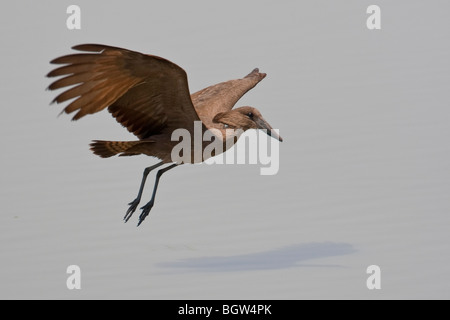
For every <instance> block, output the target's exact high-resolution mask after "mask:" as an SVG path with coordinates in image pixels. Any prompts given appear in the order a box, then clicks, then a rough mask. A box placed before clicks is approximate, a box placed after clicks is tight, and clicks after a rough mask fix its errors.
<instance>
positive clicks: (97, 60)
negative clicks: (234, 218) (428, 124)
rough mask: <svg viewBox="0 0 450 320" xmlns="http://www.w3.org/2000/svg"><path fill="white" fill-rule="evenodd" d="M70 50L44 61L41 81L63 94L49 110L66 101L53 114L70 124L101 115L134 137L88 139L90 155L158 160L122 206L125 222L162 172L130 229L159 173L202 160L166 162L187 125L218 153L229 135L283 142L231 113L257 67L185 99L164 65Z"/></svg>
mask: <svg viewBox="0 0 450 320" xmlns="http://www.w3.org/2000/svg"><path fill="white" fill-rule="evenodd" d="M72 49H73V50H75V51H77V53H71V54H68V55H65V56H61V57H59V58H56V59H53V60H51V61H50V63H51V64H56V65H59V66H58V67H56V68H55V69H53V70H52V71H50V72H49V73H48V74H47V77H50V78H53V77H58V79H57V80H55V81H53V82H52V83H51V84H50V85H49V86H48V88H47V89H49V90H58V89H61V88H64V89H65V90H64V91H63V92H61V93H60V94H59V95H57V96H56V97H55V98H54V99H53V101H52V103H57V104H59V103H63V102H66V101H68V100H71V99H72V101H71V102H70V103H69V104H68V105H67V106H66V107H65V108H64V109H63V110H62V111H61V113H66V114H70V113H73V112H75V114H74V116H73V118H72V120H78V119H81V118H82V117H84V116H86V115H88V114H94V113H96V112H100V111H102V110H103V109H107V110H108V111H109V112H110V113H111V115H112V116H113V117H114V118H115V119H116V121H117V122H118V123H119V124H121V125H122V126H123V127H125V128H126V129H127V130H128V131H129V132H131V133H132V134H134V135H135V136H136V137H137V140H134V141H104V140H93V141H92V143H91V144H90V149H91V150H92V152H93V153H94V154H96V155H98V156H100V157H102V158H108V157H112V156H115V155H119V156H134V155H141V154H143V155H147V156H151V157H155V158H157V159H159V162H158V163H156V164H154V165H152V166H149V167H147V168H145V169H144V172H143V175H142V180H141V184H140V186H139V191H138V195H137V197H136V198H135V199H134V200H133V201H132V202H130V203H129V204H128V205H129V207H128V209H127V211H126V214H125V216H124V221H125V222H127V221H128V220H129V219H130V218H131V216H132V215H133V213H134V212H135V211H136V209H137V207H138V205H139V203H140V201H141V197H142V193H143V190H144V186H145V182H146V180H147V176H148V175H149V173H150V172H151V171H153V170H155V169H157V168H159V167H161V166H163V165H167V166H166V167H164V168H162V169H159V170H158V171H157V173H156V179H155V183H154V186H153V192H152V197H151V200H150V201H149V202H148V203H147V204H145V205H144V206H143V207H141V210H142V212H141V214H140V216H139V221H138V224H137V225H138V226H139V225H141V223H142V222H143V221H144V220H145V218H146V217H147V216H148V215H149V213H150V210H151V209H152V207H153V206H154V202H155V197H156V190H157V188H158V184H159V180H160V178H161V176H162V174H164V173H165V172H167V171H169V170H171V169H173V168H175V167H177V166H179V165H181V164H185V163H200V162H203V161H205V160H206V159H205V157H204V156H201V157H196V156H195V155H194V149H192V152H191V155H190V156H189V154H188V155H187V157H186V158H184V159H185V160H184V161H182V162H181V163H180V162H174V161H173V160H172V157H171V151H172V150H173V148H174V146H175V145H176V144H177V143H178V141H172V139H171V135H172V133H173V132H174V131H175V130H177V129H184V130H187V131H188V132H189V133H194V130H195V124H196V123H200V124H201V130H202V133H204V132H206V131H213V132H215V134H214V137H215V138H214V139H213V140H212V141H215V139H219V140H218V141H219V143H222V144H223V145H224V146H225V144H226V147H225V148H224V149H223V151H222V152H224V151H226V148H229V147H230V145H233V144H234V143H236V141H237V139H238V138H239V136H238V135H232V134H231V135H230V133H229V131H230V129H232V130H241V132H244V131H246V130H249V129H263V130H265V132H266V133H267V134H268V135H269V136H272V138H275V139H277V140H279V141H280V142H281V141H283V139H282V138H281V137H280V136H279V134H278V133H277V132H276V131H275V130H274V129H273V128H272V127H271V126H270V124H269V123H268V122H267V121H266V120H265V119H264V118H263V117H262V115H261V113H260V112H259V110H258V109H256V108H254V107H251V106H242V107H238V108H234V106H235V104H236V103H237V101H238V100H239V99H240V98H241V97H242V96H243V95H244V94H245V93H246V92H248V91H249V90H250V89H252V88H253V87H255V86H256V85H257V84H258V83H259V82H260V81H261V80H262V79H264V78H265V77H266V74H265V73H261V72H259V69H258V68H256V69H254V70H253V71H252V72H250V73H249V74H247V75H246V76H245V77H243V78H239V79H234V80H229V81H225V82H221V83H218V84H215V85H211V86H209V87H206V88H204V89H202V90H200V91H198V92H195V93H193V94H190V91H189V86H188V78H187V73H186V71H185V70H184V69H182V68H181V67H180V66H178V65H176V64H175V63H173V62H171V61H169V60H167V59H165V58H162V57H159V56H156V55H150V54H143V53H140V52H137V51H132V50H128V49H124V48H119V47H114V46H108V45H102V44H81V45H76V46H73V47H72ZM67 87H69V88H67ZM233 108H234V109H233ZM214 130H215V131H214ZM217 133H219V134H217ZM230 140H231V143H229V142H230ZM209 143H212V142H211V141H209V142H208V141H204V142H202V145H201V146H200V147H201V148H202V150H203V149H204V148H205V147H206V146H207V145H208V144H209ZM219 153H220V151H219ZM217 154H218V153H215V154H214V153H213V154H212V156H214V155H217Z"/></svg>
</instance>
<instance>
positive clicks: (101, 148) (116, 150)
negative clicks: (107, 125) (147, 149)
mask: <svg viewBox="0 0 450 320" xmlns="http://www.w3.org/2000/svg"><path fill="white" fill-rule="evenodd" d="M141 142H142V141H103V140H94V141H92V143H91V144H90V146H91V150H92V152H94V154H96V155H98V156H100V157H102V158H109V157H112V156H115V155H116V154H120V155H124V156H132V155H137V154H140V152H130V151H131V150H130V149H131V148H133V147H134V146H136V145H137V144H140V143H141ZM127 151H128V152H127Z"/></svg>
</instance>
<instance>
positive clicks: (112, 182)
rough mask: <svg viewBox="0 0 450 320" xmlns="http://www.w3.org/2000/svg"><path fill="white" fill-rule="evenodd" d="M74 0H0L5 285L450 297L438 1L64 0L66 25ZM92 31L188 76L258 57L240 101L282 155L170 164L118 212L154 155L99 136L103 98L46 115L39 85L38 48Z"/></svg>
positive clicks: (193, 79) (220, 75)
mask: <svg viewBox="0 0 450 320" xmlns="http://www.w3.org/2000/svg"><path fill="white" fill-rule="evenodd" d="M69 4H72V3H68V2H64V1H63V2H57V1H39V2H37V1H34V2H32V1H15V2H8V3H7V4H4V5H3V6H2V10H1V11H0V21H1V22H0V23H1V28H0V37H1V43H2V45H1V49H0V50H1V59H0V68H1V69H0V70H1V73H0V84H1V85H0V90H1V91H0V94H1V98H2V107H1V108H2V109H1V110H2V114H1V117H0V133H1V137H2V138H1V147H2V148H1V149H2V157H1V158H2V160H1V161H2V165H1V170H0V174H1V176H0V177H1V180H0V181H1V189H0V196H1V211H0V212H1V214H0V256H1V269H0V298H2V299H18V298H21V299H23V298H26V299H37V298H41V299H52V298H61V299H82V298H83V299H95V298H106V299H108V298H124V299H128V298H138V299H205V298H206V299H313V298H322V299H328V298H342V299H347V298H362V299H379V298H382V299H403V298H406V299H415V298H446V299H448V298H450V295H449V292H450V290H449V289H450V287H449V283H450V275H449V272H448V263H449V262H450V255H449V252H450V235H449V234H450V233H449V225H450V218H449V211H450V196H449V194H450V144H449V137H450V125H449V120H450V111H449V92H450V91H449V87H450V59H449V54H450V44H449V41H448V39H449V35H450V20H449V19H448V12H449V9H450V4H449V3H448V1H404V0H402V1H376V3H375V4H377V5H379V6H380V8H381V30H368V29H367V27H366V19H367V18H368V14H367V13H366V9H367V7H368V6H369V5H371V4H374V3H372V2H369V1H360V0H358V1H356V0H355V1H343V0H341V1H284V2H282V3H278V2H273V1H245V2H242V1H227V2H224V3H221V4H219V3H218V2H211V1H206V0H205V1H189V2H187V1H185V2H182V1H178V2H175V3H168V2H166V1H136V2H123V1H95V3H93V2H92V1H91V2H89V1H77V2H76V4H77V5H79V6H80V8H81V17H82V19H81V30H68V29H67V27H66V19H67V17H68V15H67V14H66V8H67V6H68V5H69ZM89 42H92V43H104V44H109V45H115V46H120V47H125V48H129V49H133V50H137V51H141V52H145V53H150V54H155V55H159V56H162V57H165V58H167V59H169V60H171V61H174V62H175V63H177V64H178V65H180V66H182V67H183V68H184V69H185V70H186V72H187V73H188V76H189V85H190V88H191V91H192V92H194V91H197V90H199V89H201V88H204V87H206V86H208V85H211V84H214V83H217V82H221V81H225V80H229V79H234V78H239V77H242V76H244V75H246V74H247V73H248V72H250V71H251V70H252V69H253V68H255V67H259V68H260V69H261V71H262V72H266V73H267V74H268V76H267V78H266V79H264V80H263V81H262V82H261V83H260V84H259V85H258V86H257V87H255V88H254V89H253V90H252V91H250V92H249V93H248V94H247V95H246V96H245V97H244V98H243V99H242V100H241V101H239V103H238V105H252V106H255V107H257V108H258V109H260V110H261V112H262V114H263V116H264V117H265V118H266V119H267V120H268V121H269V122H270V123H271V124H272V126H274V127H275V128H278V129H279V130H280V134H281V136H282V137H283V138H284V142H283V143H282V144H281V145H280V170H279V172H278V174H276V175H273V176H262V175H260V174H259V169H260V168H259V166H258V165H195V166H192V165H191V166H183V167H181V168H176V169H174V170H173V171H170V172H168V173H167V174H165V175H164V176H163V177H162V179H161V183H160V188H159V190H158V196H157V201H156V205H155V207H154V208H153V211H152V212H151V215H150V216H149V217H148V218H147V220H146V221H145V222H144V223H143V224H142V225H141V226H140V227H139V228H136V222H137V218H136V216H134V217H133V218H132V219H131V220H130V222H129V223H127V224H124V223H123V221H122V217H123V215H124V214H125V211H126V209H127V203H128V202H130V201H131V200H133V199H134V197H135V196H136V193H137V189H138V185H139V182H140V178H141V174H142V170H143V169H144V167H146V166H149V165H151V164H153V163H155V162H156V160H154V159H151V158H148V157H145V156H139V157H134V158H111V159H100V158H98V157H96V156H94V155H93V154H92V153H91V152H90V151H89V150H88V143H89V142H90V140H92V139H110V140H132V139H133V137H132V136H131V134H129V133H128V132H127V131H126V130H125V129H123V128H121V126H120V125H118V124H117V123H116V122H115V121H114V120H113V119H112V118H111V116H110V115H109V114H108V113H107V112H103V113H99V114H97V115H93V116H88V117H86V118H83V119H82V120H80V121H77V122H72V121H70V117H69V116H67V115H61V116H59V117H58V114H59V112H60V111H61V110H62V108H63V106H58V105H51V106H49V102H50V101H51V100H52V99H53V98H54V96H55V93H54V92H49V91H46V90H45V88H46V87H47V86H48V85H49V83H50V80H49V79H47V78H45V77H44V76H45V74H46V73H48V72H49V71H50V70H51V66H50V65H49V63H48V62H49V61H50V60H51V59H53V58H55V57H57V56H60V55H63V54H67V53H70V47H71V46H73V45H75V44H80V43H89ZM153 179H154V176H153V175H152V176H150V177H149V183H148V185H149V186H150V187H151V185H152V180H153ZM150 187H148V188H147V190H146V192H145V194H144V199H143V204H144V203H145V201H146V200H147V199H149V197H150V194H151V190H150ZM135 215H137V213H136V214H135ZM373 264H375V265H378V266H379V267H380V268H381V289H380V290H368V288H367V287H366V280H367V278H368V276H369V275H368V274H367V273H366V269H367V267H368V266H370V265H373ZM69 265H78V266H79V267H80V269H81V290H69V289H68V288H67V286H66V280H67V278H68V276H69V275H68V274H67V273H66V269H67V267H68V266H69Z"/></svg>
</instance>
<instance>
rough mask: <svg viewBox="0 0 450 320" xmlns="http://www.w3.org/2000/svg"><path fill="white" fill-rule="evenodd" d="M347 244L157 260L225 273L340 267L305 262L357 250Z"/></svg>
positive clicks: (165, 264) (181, 266) (196, 269)
mask: <svg viewBox="0 0 450 320" xmlns="http://www.w3.org/2000/svg"><path fill="white" fill-rule="evenodd" d="M355 252H356V250H355V249H354V248H353V246H352V245H350V244H348V243H333V242H314V243H305V244H297V245H291V246H286V247H281V248H278V249H272V250H268V251H263V252H256V253H248V254H242V255H235V256H227V257H218V256H215V257H198V258H189V259H184V260H180V261H174V262H162V263H158V264H157V266H158V267H163V268H176V269H182V270H185V271H192V272H196V271H201V272H205V271H206V272H224V271H230V272H231V271H245V270H275V269H286V268H291V267H300V266H301V267H341V266H339V265H333V264H305V263H304V262H306V261H309V260H313V259H317V258H327V257H333V256H341V255H346V254H351V253H355Z"/></svg>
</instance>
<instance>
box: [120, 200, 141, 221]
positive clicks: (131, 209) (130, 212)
mask: <svg viewBox="0 0 450 320" xmlns="http://www.w3.org/2000/svg"><path fill="white" fill-rule="evenodd" d="M139 201H140V200H139V199H135V200H133V201H131V202H130V203H129V204H128V205H129V206H130V207H129V208H128V210H127V213H125V217H123V220H125V222H127V221H128V220H129V219H130V218H131V216H132V215H133V213H134V211H136V208H137V206H138V204H139Z"/></svg>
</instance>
